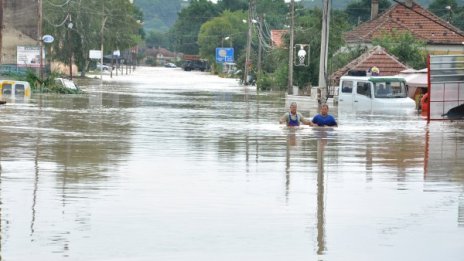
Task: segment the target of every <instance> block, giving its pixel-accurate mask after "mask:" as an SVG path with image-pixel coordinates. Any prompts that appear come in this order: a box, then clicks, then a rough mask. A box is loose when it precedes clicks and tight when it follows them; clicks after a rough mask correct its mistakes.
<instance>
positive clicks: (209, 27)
mask: <svg viewBox="0 0 464 261" xmlns="http://www.w3.org/2000/svg"><path fill="white" fill-rule="evenodd" d="M246 17H247V15H246V14H245V12H243V11H235V12H230V11H224V12H223V13H222V15H221V16H218V17H216V18H213V19H211V20H209V21H208V22H206V23H204V24H203V25H202V26H201V28H200V33H199V35H198V43H199V46H200V55H201V56H202V57H204V58H208V60H210V61H214V60H215V50H216V47H221V46H222V45H227V46H232V47H233V48H234V49H235V50H237V51H238V52H240V50H243V49H244V47H245V44H246V32H247V25H246V24H244V23H243V22H242V20H243V19H246ZM226 37H228V38H227V39H225V38H226ZM238 52H237V55H239V53H238Z"/></svg>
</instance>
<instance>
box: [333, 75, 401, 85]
mask: <svg viewBox="0 0 464 261" xmlns="http://www.w3.org/2000/svg"><path fill="white" fill-rule="evenodd" d="M342 80H355V81H370V82H374V83H376V82H406V80H405V79H404V78H403V77H395V76H342V77H341V78H340V81H342Z"/></svg>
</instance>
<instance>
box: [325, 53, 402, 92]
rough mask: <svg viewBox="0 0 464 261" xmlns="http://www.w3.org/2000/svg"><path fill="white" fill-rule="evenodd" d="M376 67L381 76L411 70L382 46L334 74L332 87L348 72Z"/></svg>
mask: <svg viewBox="0 0 464 261" xmlns="http://www.w3.org/2000/svg"><path fill="white" fill-rule="evenodd" d="M374 66H376V67H377V68H378V69H379V76H391V75H397V74H399V73H400V72H401V71H403V70H406V69H410V68H409V67H408V66H407V65H405V64H403V63H401V62H400V61H399V60H398V58H396V57H395V56H394V55H391V54H389V53H387V51H386V50H385V49H384V48H382V47H381V46H375V47H373V48H371V49H369V50H367V51H366V52H365V53H364V54H362V55H361V56H359V57H358V58H357V59H355V60H353V61H351V62H350V63H349V64H347V65H345V66H344V67H342V68H340V69H339V70H338V71H336V72H334V73H333V74H332V75H331V76H330V85H331V86H338V84H339V82H340V77H342V76H343V75H346V74H347V73H348V71H351V70H354V71H364V72H367V71H368V70H369V69H371V68H372V67H374Z"/></svg>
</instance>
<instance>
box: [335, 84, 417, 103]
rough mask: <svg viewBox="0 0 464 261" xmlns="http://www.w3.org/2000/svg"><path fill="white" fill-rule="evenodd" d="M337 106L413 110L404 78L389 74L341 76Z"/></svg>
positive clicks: (412, 101)
mask: <svg viewBox="0 0 464 261" xmlns="http://www.w3.org/2000/svg"><path fill="white" fill-rule="evenodd" d="M338 107H339V109H342V110H354V111H377V110H414V109H415V107H416V104H415V102H414V100H412V99H411V98H409V97H408V88H407V86H406V80H405V79H404V78H401V77H396V76H391V77H382V76H342V77H341V79H340V85H339V88H338Z"/></svg>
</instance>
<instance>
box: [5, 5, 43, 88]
mask: <svg viewBox="0 0 464 261" xmlns="http://www.w3.org/2000/svg"><path fill="white" fill-rule="evenodd" d="M2 8H3V5H2ZM37 12H38V21H37V40H38V41H39V48H40V67H39V75H40V79H42V80H43V39H42V34H43V32H42V0H37Z"/></svg>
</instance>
